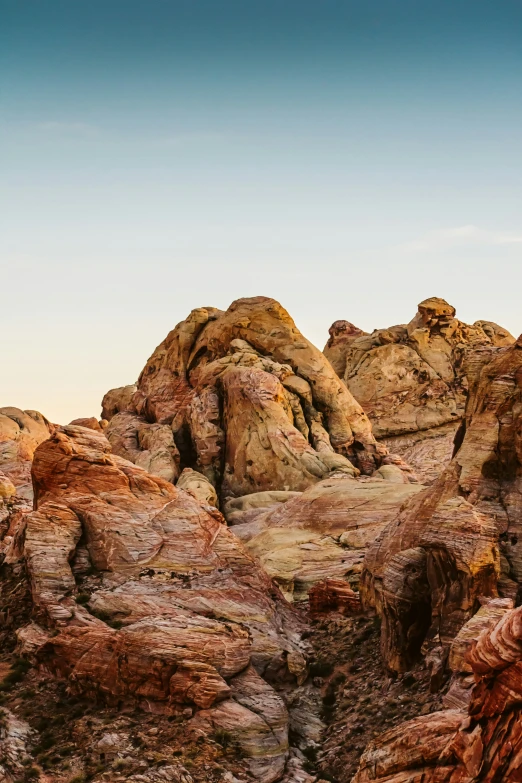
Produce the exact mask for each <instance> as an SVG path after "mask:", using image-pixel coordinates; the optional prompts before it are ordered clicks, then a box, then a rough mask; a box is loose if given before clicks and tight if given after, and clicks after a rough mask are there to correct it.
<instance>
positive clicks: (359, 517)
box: [224, 465, 422, 601]
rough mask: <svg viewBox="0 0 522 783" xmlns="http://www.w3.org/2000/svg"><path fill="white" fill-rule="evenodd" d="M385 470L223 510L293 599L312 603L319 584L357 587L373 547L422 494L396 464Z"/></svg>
mask: <svg viewBox="0 0 522 783" xmlns="http://www.w3.org/2000/svg"><path fill="white" fill-rule="evenodd" d="M386 467H390V468H393V470H392V471H391V475H388V477H387V478H384V477H383V476H381V475H379V471H377V473H376V475H375V476H374V477H372V478H369V477H361V478H359V479H355V478H353V477H350V476H346V475H344V474H342V473H341V474H334V475H333V476H331V477H330V478H328V479H325V480H323V481H320V482H319V483H318V484H315V485H314V486H313V487H310V488H309V489H307V490H306V491H305V492H303V493H287V497H285V496H284V494H285V493H267V492H265V493H258V494H253V495H246V496H244V497H243V498H237V499H234V500H231V501H229V502H228V503H227V504H225V506H224V513H225V515H226V517H227V519H228V521H229V524H231V525H232V527H231V530H232V532H233V533H234V534H235V535H236V536H238V537H239V538H240V539H241V540H242V541H243V542H244V543H245V546H246V547H247V549H248V550H249V551H250V552H251V553H252V554H253V555H255V557H256V558H257V559H258V560H259V562H260V563H261V565H262V566H263V568H264V570H265V571H266V572H267V574H269V576H271V577H272V578H273V579H274V580H275V581H276V582H277V583H278V585H279V586H280V588H281V590H282V591H283V593H284V595H285V597H286V598H287V599H288V600H290V601H306V600H307V598H308V592H309V590H310V588H311V587H312V586H313V585H314V584H316V583H317V582H321V581H322V580H324V579H326V578H332V577H333V578H338V579H344V580H345V581H347V582H349V583H350V584H351V585H352V587H355V588H356V589H358V585H359V576H360V572H361V569H362V562H363V558H364V553H365V551H366V548H367V546H368V545H369V544H370V543H372V542H373V541H374V540H375V538H377V536H378V534H379V533H380V532H381V531H382V530H383V529H384V528H385V527H386V525H387V524H388V523H390V522H391V521H392V520H394V519H396V518H397V516H398V515H399V512H400V510H401V508H402V506H403V505H404V504H405V503H406V502H407V501H408V500H409V499H410V498H412V497H413V496H415V495H416V494H417V493H419V492H420V491H421V489H422V486H421V485H420V484H413V483H409V482H408V480H407V478H406V474H405V473H404V472H403V471H401V470H400V469H399V468H397V467H396V466H391V465H390V466H386ZM393 477H395V478H397V477H398V478H399V479H400V483H396V482H395V481H393ZM274 495H275V496H276V497H274Z"/></svg>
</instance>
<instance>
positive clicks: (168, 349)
mask: <svg viewBox="0 0 522 783" xmlns="http://www.w3.org/2000/svg"><path fill="white" fill-rule="evenodd" d="M129 400H130V401H129ZM133 414H134V417H135V418H134V419H133V420H132V421H134V423H135V424H136V425H137V426H138V422H141V424H139V426H143V424H142V423H143V422H148V423H149V425H156V426H164V427H170V428H171V430H172V432H173V434H174V440H175V443H176V445H177V447H178V449H179V452H180V459H181V467H182V468H185V467H190V468H193V469H195V470H198V471H199V472H201V473H202V474H204V475H205V476H206V477H207V478H208V479H209V481H210V482H211V483H212V484H213V485H214V486H215V487H216V489H217V490H219V491H220V494H221V497H222V499H223V500H226V499H227V498H229V497H237V496H241V495H247V494H251V493H257V492H260V491H271V490H280V491H285V490H287V491H293V490H294V491H295V490H297V491H301V490H304V489H306V488H307V487H309V486H311V485H312V484H314V483H316V482H317V481H320V480H321V479H323V478H325V477H326V476H328V475H329V474H330V473H331V472H332V471H333V470H340V469H343V470H345V471H346V472H350V473H352V474H355V473H356V472H357V470H360V471H362V472H363V473H372V472H373V470H374V469H375V468H376V467H379V465H380V463H381V460H382V457H383V456H384V455H385V454H386V450H385V449H384V448H383V447H382V446H379V445H378V444H376V442H375V439H374V437H373V435H372V431H371V425H370V422H369V420H368V418H367V417H366V415H365V414H364V412H363V411H362V409H361V407H360V406H359V404H358V403H356V402H355V400H354V398H353V397H352V395H351V394H350V392H349V391H348V390H347V388H346V386H345V385H344V384H343V383H342V382H341V381H340V380H339V378H338V377H337V375H336V373H335V372H334V370H333V368H332V367H331V365H330V364H329V363H328V361H326V360H325V358H324V356H323V354H322V353H321V352H320V351H318V350H317V349H316V348H315V347H314V346H313V345H312V344H311V343H309V342H308V341H307V340H306V339H305V338H304V337H303V335H302V334H301V333H300V332H299V331H298V329H297V328H296V326H295V324H294V322H293V321H292V319H291V318H290V316H289V315H288V313H287V312H286V311H285V310H284V309H283V308H282V307H281V305H279V304H278V303H277V302H275V301H274V300H273V299H267V298H266V297H254V298H251V299H239V300H237V301H236V302H233V303H232V305H231V306H230V307H229V309H228V310H227V311H226V312H222V311H220V310H216V309H215V308H199V309H197V310H193V311H192V313H191V314H190V315H189V317H188V318H187V319H186V320H185V321H183V322H182V323H180V324H178V326H177V327H176V328H175V329H174V330H173V331H172V332H171V333H170V334H169V335H168V336H167V338H166V339H165V340H164V342H163V343H161V345H159V346H158V348H157V349H156V350H155V351H154V353H153V354H152V356H151V357H150V359H149V361H148V362H147V364H146V366H145V368H144V370H143V372H142V373H141V375H140V378H139V380H138V384H137V390H136V391H135V392H134V393H133V394H132V397H131V396H130V393H129V389H128V387H125V388H124V389H117V390H113V391H112V392H109V393H108V394H107V395H106V396H105V398H104V403H103V413H102V415H103V416H104V417H105V418H108V419H110V424H109V428H108V431H107V434H108V437H109V439H110V440H111V442H113V443H115V444H116V441H117V440H118V438H119V435H118V433H119V432H120V431H121V430H122V428H123V420H122V419H121V417H123V416H124V417H125V419H124V421H125V422H126V423H127V424H126V425H125V426H127V425H128V426H130V422H131V417H132V415H133ZM118 418H120V421H121V422H122V423H120V421H118ZM115 420H116V421H115ZM113 422H114V424H113ZM125 437H126V438H127V440H128V437H127V436H125ZM132 437H133V439H134V442H133V444H132V448H130V449H129V448H128V447H127V448H125V456H126V458H129V459H131V460H132V461H136V459H137V456H136V450H135V448H134V446H135V440H136V438H135V437H134V436H132ZM138 447H139V448H143V447H142V446H141V444H138ZM115 448H116V450H117V452H118V453H120V446H119V445H117V444H116V446H115ZM354 466H355V467H354ZM148 469H149V470H150V469H151V468H150V467H149V466H148Z"/></svg>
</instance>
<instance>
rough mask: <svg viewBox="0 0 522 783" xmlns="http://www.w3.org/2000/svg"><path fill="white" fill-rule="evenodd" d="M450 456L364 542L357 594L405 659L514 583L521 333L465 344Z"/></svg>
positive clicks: (519, 563) (520, 476)
mask: <svg viewBox="0 0 522 783" xmlns="http://www.w3.org/2000/svg"><path fill="white" fill-rule="evenodd" d="M473 357H474V362H473V365H472V371H470V372H469V375H468V378H469V383H470V396H469V399H468V404H467V407H466V415H465V418H464V420H463V422H462V425H461V429H460V431H459V434H458V438H457V444H458V445H459V448H458V450H457V453H456V454H455V457H454V458H453V460H452V461H451V463H450V464H449V465H448V467H447V468H446V469H445V471H444V472H443V473H442V475H441V476H440V477H439V479H438V480H437V481H436V482H435V483H434V484H433V485H432V486H431V487H429V488H428V489H426V490H424V491H423V492H421V493H420V494H418V495H417V496H416V497H415V498H414V499H413V500H412V501H411V502H410V503H409V504H408V505H407V506H406V507H405V508H404V509H403V511H402V512H401V513H400V514H399V516H398V518H397V519H396V520H395V521H393V522H392V523H390V524H389V525H388V527H387V528H386V529H385V530H384V531H383V533H382V535H381V536H380V537H379V539H377V541H376V542H375V543H374V544H372V545H371V546H370V548H369V550H368V552H367V555H366V559H365V565H364V572H363V577H362V585H363V602H364V603H365V605H366V606H375V607H376V608H377V610H378V611H379V612H380V614H381V615H382V618H383V637H382V643H383V654H384V657H385V659H386V660H387V661H388V663H389V665H390V667H391V668H394V669H397V670H400V669H404V668H407V667H408V666H409V665H410V664H411V662H412V660H413V659H415V657H416V656H418V654H419V651H420V649H421V646H422V644H423V643H426V640H429V643H430V645H431V646H437V645H438V646H439V647H440V649H441V654H442V655H443V657H444V656H445V655H447V652H448V645H449V644H450V642H451V640H452V639H453V638H454V637H455V636H456V634H457V633H458V631H459V629H460V627H462V625H463V624H464V622H465V621H466V620H467V619H468V618H469V617H470V616H471V615H473V614H474V613H475V612H476V611H477V609H478V608H479V606H480V599H481V598H484V597H494V596H496V595H497V590H498V591H499V592H500V595H501V596H504V597H508V598H509V597H511V598H516V597H517V595H518V594H519V590H520V584H521V583H522V559H521V555H522V550H521V546H522V544H521V543H520V536H521V534H522V529H521V527H520V525H521V522H520V520H521V519H522V516H521V510H522V507H521V504H520V497H521V489H522V484H521V482H522V461H521V455H522V447H521V443H520V440H521V433H522V413H521V412H522V406H521V401H522V380H521V379H522V340H520V339H519V340H517V342H515V343H514V344H513V345H511V346H509V347H494V346H491V345H490V346H486V347H484V348H483V349H482V350H481V351H475V352H474V354H473Z"/></svg>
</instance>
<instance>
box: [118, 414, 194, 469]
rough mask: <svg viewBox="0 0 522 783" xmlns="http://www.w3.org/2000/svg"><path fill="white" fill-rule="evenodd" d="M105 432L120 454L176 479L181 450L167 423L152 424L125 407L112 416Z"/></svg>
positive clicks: (145, 467) (144, 466) (142, 465)
mask: <svg viewBox="0 0 522 783" xmlns="http://www.w3.org/2000/svg"><path fill="white" fill-rule="evenodd" d="M105 435H106V437H107V438H108V440H109V443H110V444H111V447H112V451H113V452H114V454H117V455H118V456H119V457H123V459H126V460H129V461H130V462H134V463H135V464H136V465H139V466H140V467H141V468H143V469H144V470H146V471H147V472H148V473H152V474H153V475H154V476H159V477H160V478H163V479H165V481H171V482H173V483H174V482H175V481H176V479H177V478H178V476H179V473H180V471H179V452H178V449H177V448H176V444H175V443H174V436H173V434H172V430H171V428H170V427H169V426H168V425H166V424H149V423H148V422H147V421H145V419H144V418H143V417H141V416H137V415H136V414H135V413H131V412H130V411H122V412H121V413H116V414H115V415H114V416H113V417H112V418H111V420H110V421H109V423H108V425H107V427H106V429H105Z"/></svg>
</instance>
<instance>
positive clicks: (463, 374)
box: [324, 297, 514, 483]
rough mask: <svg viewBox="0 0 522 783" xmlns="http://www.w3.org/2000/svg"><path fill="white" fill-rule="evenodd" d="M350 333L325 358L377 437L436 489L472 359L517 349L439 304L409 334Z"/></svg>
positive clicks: (486, 326) (421, 312) (422, 311)
mask: <svg viewBox="0 0 522 783" xmlns="http://www.w3.org/2000/svg"><path fill="white" fill-rule="evenodd" d="M343 323H346V322H336V324H343ZM336 324H334V326H333V327H332V329H333V330H334V335H335V334H336V332H337V330H336V329H335V326H336ZM349 327H350V328H349V329H348V332H347V333H346V336H345V332H343V331H342V330H341V331H340V332H339V337H338V338H335V336H334V337H332V336H331V337H330V340H329V341H328V343H327V345H326V347H325V349H324V353H325V355H326V357H327V358H329V359H330V360H331V361H333V362H335V364H336V368H338V369H340V368H341V367H342V368H344V369H343V370H342V372H340V373H339V374H340V377H342V378H343V379H344V380H345V382H346V384H347V386H348V388H349V389H350V391H351V392H352V394H353V395H354V397H355V399H356V400H357V401H358V402H359V403H360V404H361V406H362V407H363V409H364V411H365V412H366V413H367V414H368V416H369V418H370V420H371V422H372V426H373V432H374V434H375V436H376V437H377V438H378V439H379V440H381V442H383V443H384V444H385V445H386V446H387V448H388V449H389V450H390V451H391V452H394V453H398V454H400V455H401V456H402V457H403V458H404V459H405V460H406V462H409V463H410V464H411V465H412V466H413V468H414V470H415V472H416V473H417V475H418V476H419V478H420V480H421V481H423V482H424V483H431V482H432V481H434V480H435V479H436V478H437V476H438V475H439V474H440V472H441V470H442V469H443V468H444V466H445V465H446V464H447V463H448V462H449V460H450V459H451V456H452V446H453V443H452V441H453V437H454V436H455V432H456V429H457V426H458V423H459V422H460V420H461V419H462V416H463V414H464V407H465V402H466V396H467V392H468V387H469V377H468V375H469V372H468V370H469V367H468V365H469V360H470V355H471V354H472V353H473V351H474V350H475V349H477V348H481V347H484V346H488V347H490V348H495V347H502V346H508V345H511V344H513V343H514V338H513V337H512V336H511V335H510V334H509V332H507V331H506V330H505V329H502V328H501V327H499V326H497V325H496V324H493V323H491V322H486V321H477V322H476V323H475V324H473V326H468V325H467V324H464V323H463V322H462V321H459V320H458V319H457V318H456V317H455V308H453V307H452V306H451V305H449V304H448V303H447V302H445V301H444V300H443V299H438V298H437V297H433V298H431V299H426V300H425V301H424V302H421V303H420V305H419V307H418V311H417V315H416V316H415V317H414V318H413V320H412V321H410V323H409V324H407V325H406V326H394V327H391V328H389V329H378V330H376V331H374V332H373V333H372V334H371V335H367V334H364V333H360V334H359V335H357V330H356V329H355V327H353V325H349ZM331 334H332V330H331Z"/></svg>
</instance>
